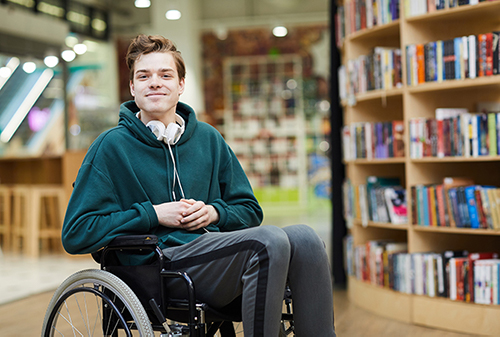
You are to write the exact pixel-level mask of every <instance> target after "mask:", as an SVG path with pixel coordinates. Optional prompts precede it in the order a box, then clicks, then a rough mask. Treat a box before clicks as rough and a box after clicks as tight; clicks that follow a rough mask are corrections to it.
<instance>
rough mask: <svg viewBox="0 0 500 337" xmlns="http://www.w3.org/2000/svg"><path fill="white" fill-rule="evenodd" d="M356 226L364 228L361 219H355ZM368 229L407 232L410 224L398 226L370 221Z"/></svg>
mask: <svg viewBox="0 0 500 337" xmlns="http://www.w3.org/2000/svg"><path fill="white" fill-rule="evenodd" d="M354 224H356V225H358V226H362V227H364V226H363V225H362V224H361V220H359V219H354ZM367 227H376V228H388V229H396V230H404V231H405V230H407V229H408V224H402V225H397V224H393V223H386V222H374V221H368V226H367Z"/></svg>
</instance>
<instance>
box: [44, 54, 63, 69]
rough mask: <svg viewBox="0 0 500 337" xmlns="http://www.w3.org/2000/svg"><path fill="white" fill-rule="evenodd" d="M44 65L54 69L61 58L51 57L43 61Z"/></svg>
mask: <svg viewBox="0 0 500 337" xmlns="http://www.w3.org/2000/svg"><path fill="white" fill-rule="evenodd" d="M43 63H45V65H46V66H47V67H49V68H54V67H55V66H57V65H58V64H59V58H58V57H57V56H54V55H49V56H46V57H45V58H44V59H43Z"/></svg>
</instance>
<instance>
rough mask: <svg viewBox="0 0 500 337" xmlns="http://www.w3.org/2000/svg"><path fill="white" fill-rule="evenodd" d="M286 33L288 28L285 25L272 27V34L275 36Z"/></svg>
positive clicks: (282, 35) (281, 35)
mask: <svg viewBox="0 0 500 337" xmlns="http://www.w3.org/2000/svg"><path fill="white" fill-rule="evenodd" d="M287 34H288V29H286V27H285V26H276V27H274V28H273V35H274V36H276V37H284V36H286V35H287Z"/></svg>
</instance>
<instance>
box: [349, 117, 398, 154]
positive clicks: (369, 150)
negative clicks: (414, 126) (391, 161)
mask: <svg viewBox="0 0 500 337" xmlns="http://www.w3.org/2000/svg"><path fill="white" fill-rule="evenodd" d="M404 139H405V132H404V122H403V121H400V120H398V121H389V122H373V123H370V122H363V123H352V124H350V125H344V127H343V128H342V145H343V156H344V160H354V159H385V158H396V157H404V156H405V146H404Z"/></svg>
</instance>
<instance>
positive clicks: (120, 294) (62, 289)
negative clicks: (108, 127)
mask: <svg viewBox="0 0 500 337" xmlns="http://www.w3.org/2000/svg"><path fill="white" fill-rule="evenodd" d="M157 244H158V239H157V237H155V236H153V235H132V236H122V237H118V238H116V239H114V240H113V241H112V242H111V243H110V244H109V245H108V246H106V247H105V248H103V249H101V250H100V251H98V252H96V253H93V254H92V256H93V258H94V260H96V262H98V263H100V265H101V269H100V270H99V269H88V270H82V271H79V272H77V273H75V274H73V275H71V276H70V277H68V278H67V279H66V280H65V281H64V282H63V283H62V284H61V285H60V286H59V287H58V288H57V290H56V291H55V293H54V295H53V297H52V299H51V301H50V302H49V305H48V308H47V311H46V314H45V318H44V321H43V327H42V336H45V337H48V336H51V337H52V336H101V335H102V336H161V337H213V336H221V337H235V336H236V333H235V330H234V324H233V322H241V320H242V318H241V296H240V297H239V298H237V299H236V300H235V301H233V303H231V304H229V305H228V306H226V307H224V308H212V307H210V306H209V305H207V304H206V303H202V302H200V301H198V300H197V297H196V292H195V285H194V283H193V281H192V279H191V278H190V277H189V275H188V274H187V273H186V272H184V271H175V270H166V269H165V268H164V266H163V265H164V259H165V258H164V256H163V252H162V250H161V249H160V248H159V247H158V245H157ZM123 253H128V254H134V255H136V256H141V255H142V256H148V257H151V256H154V257H152V258H149V259H150V261H148V263H146V264H141V265H125V264H123V263H122V262H121V259H120V254H123ZM173 278H177V279H180V280H182V281H183V283H184V284H185V285H186V294H187V296H186V297H187V298H182V299H175V298H170V296H169V294H168V286H167V285H166V284H165V281H166V280H167V279H173ZM291 301H292V298H291V291H290V289H289V288H288V287H287V289H286V291H285V294H284V304H283V307H284V309H285V310H284V311H285V312H284V313H283V314H282V318H281V327H280V332H279V336H278V337H284V336H295V334H294V325H293V313H292V309H291ZM217 332H219V334H217Z"/></svg>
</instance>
